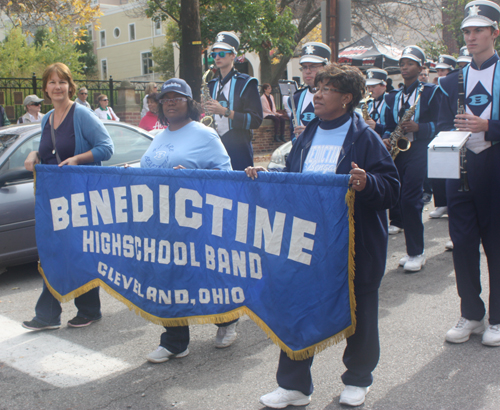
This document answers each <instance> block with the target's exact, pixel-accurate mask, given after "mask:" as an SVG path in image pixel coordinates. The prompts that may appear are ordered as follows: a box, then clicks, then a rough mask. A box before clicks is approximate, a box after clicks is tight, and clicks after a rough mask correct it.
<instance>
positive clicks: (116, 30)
mask: <svg viewBox="0 0 500 410" xmlns="http://www.w3.org/2000/svg"><path fill="white" fill-rule="evenodd" d="M113 36H115V38H118V37H120V28H119V27H115V29H114V30H113Z"/></svg>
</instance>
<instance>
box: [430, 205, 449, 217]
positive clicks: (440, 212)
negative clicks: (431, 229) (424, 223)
mask: <svg viewBox="0 0 500 410" xmlns="http://www.w3.org/2000/svg"><path fill="white" fill-rule="evenodd" d="M447 213H448V207H447V206H440V207H437V208H436V209H434V211H431V212H429V218H441V217H442V216H443V215H444V214H447Z"/></svg>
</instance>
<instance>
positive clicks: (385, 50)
mask: <svg viewBox="0 0 500 410" xmlns="http://www.w3.org/2000/svg"><path fill="white" fill-rule="evenodd" d="M401 52H402V50H400V49H398V48H395V47H389V46H385V45H383V44H375V42H374V41H373V39H372V37H371V36H369V35H366V36H364V37H363V38H361V39H359V40H358V41H356V42H355V43H352V44H351V45H349V46H347V47H344V48H343V49H341V50H340V51H339V57H338V62H339V63H342V64H348V65H352V66H355V67H358V68H360V69H361V70H363V71H364V70H367V69H369V68H373V67H376V68H383V69H384V70H386V71H387V72H388V73H389V74H397V73H399V56H400V55H401Z"/></svg>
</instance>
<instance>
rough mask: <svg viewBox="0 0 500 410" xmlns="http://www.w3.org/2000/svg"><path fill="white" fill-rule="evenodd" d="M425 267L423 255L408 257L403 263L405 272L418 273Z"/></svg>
mask: <svg viewBox="0 0 500 410" xmlns="http://www.w3.org/2000/svg"><path fill="white" fill-rule="evenodd" d="M424 265H425V255H424V254H422V255H417V256H410V257H409V258H408V261H407V262H406V263H405V265H404V268H405V271H408V272H418V271H419V270H420V269H422V266H424Z"/></svg>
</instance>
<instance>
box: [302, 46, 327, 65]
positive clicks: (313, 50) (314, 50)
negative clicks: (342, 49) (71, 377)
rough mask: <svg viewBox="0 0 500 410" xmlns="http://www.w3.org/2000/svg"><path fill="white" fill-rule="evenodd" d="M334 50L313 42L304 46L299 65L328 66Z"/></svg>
mask: <svg viewBox="0 0 500 410" xmlns="http://www.w3.org/2000/svg"><path fill="white" fill-rule="evenodd" d="M331 55H332V50H331V49H330V47H328V46H327V45H326V44H323V43H318V42H315V41H311V42H309V43H306V44H304V46H303V47H302V51H301V53H300V60H299V64H302V63H322V64H328V62H329V61H330V56H331Z"/></svg>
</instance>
